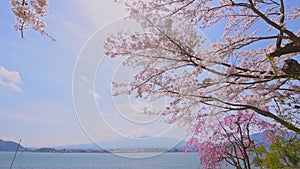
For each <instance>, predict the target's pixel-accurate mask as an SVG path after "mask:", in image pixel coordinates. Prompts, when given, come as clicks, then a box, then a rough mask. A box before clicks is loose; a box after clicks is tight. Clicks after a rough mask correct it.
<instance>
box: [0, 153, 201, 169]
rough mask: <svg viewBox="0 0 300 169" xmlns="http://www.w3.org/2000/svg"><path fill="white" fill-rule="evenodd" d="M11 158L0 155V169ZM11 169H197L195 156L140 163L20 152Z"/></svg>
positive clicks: (5, 167)
mask: <svg viewBox="0 0 300 169" xmlns="http://www.w3.org/2000/svg"><path fill="white" fill-rule="evenodd" d="M134 155H135V156H139V153H135V154H134ZM140 155H141V156H143V155H144V154H140ZM13 156H14V153H13V152H0V169H9V167H10V164H11V161H12V159H13ZM13 169H199V158H198V156H197V154H196V153H187V154H185V153H182V152H179V153H164V154H162V155H159V156H155V157H151V158H142V159H132V158H125V157H120V156H116V155H113V154H109V153H30V152H20V153H18V154H17V157H16V160H15V163H14V165H13Z"/></svg>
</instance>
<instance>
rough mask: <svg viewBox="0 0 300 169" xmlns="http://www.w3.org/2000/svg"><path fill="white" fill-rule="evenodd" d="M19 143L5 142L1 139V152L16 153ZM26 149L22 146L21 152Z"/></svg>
mask: <svg viewBox="0 0 300 169" xmlns="http://www.w3.org/2000/svg"><path fill="white" fill-rule="evenodd" d="M17 147H18V143H16V142H13V141H4V140H1V139H0V151H16V149H17ZM24 150H25V147H23V146H22V145H20V147H19V151H24Z"/></svg>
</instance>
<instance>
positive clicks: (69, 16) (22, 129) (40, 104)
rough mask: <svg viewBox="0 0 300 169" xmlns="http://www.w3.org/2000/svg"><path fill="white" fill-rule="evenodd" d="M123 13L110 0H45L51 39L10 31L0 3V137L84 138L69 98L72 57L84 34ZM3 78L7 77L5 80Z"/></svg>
mask: <svg viewBox="0 0 300 169" xmlns="http://www.w3.org/2000/svg"><path fill="white" fill-rule="evenodd" d="M125 15H126V11H125V10H123V7H120V6H118V5H117V4H115V3H113V2H112V1H110V0H104V1H103V0H102V1H98V0H89V1H81V0H63V1H50V4H49V13H48V15H47V16H46V18H45V21H46V23H47V27H46V31H47V32H48V33H49V34H51V35H52V36H54V37H55V39H57V41H55V42H52V41H51V40H50V39H49V38H47V37H45V36H40V35H39V33H37V32H35V31H26V32H25V36H26V39H22V38H21V37H20V33H19V32H16V31H14V28H13V23H14V16H13V15H12V12H11V11H10V4H9V1H1V2H0V16H1V17H0V27H1V29H0V35H1V39H0V44H1V45H0V50H1V51H2V52H1V57H0V58H1V60H0V71H1V72H0V78H1V79H2V80H4V81H5V82H6V83H5V84H2V83H1V82H0V96H1V97H0V138H3V139H9V140H18V139H20V138H21V139H22V140H23V141H22V142H23V144H24V145H26V146H44V145H45V146H46V145H49V146H51V145H65V144H78V143H87V142H90V140H89V139H88V138H87V136H86V135H85V134H84V132H83V131H82V130H81V127H80V125H79V122H78V120H77V117H76V113H75V111H74V107H73V102H72V75H73V69H74V65H75V62H76V58H77V56H78V54H79V52H80V50H81V48H82V46H83V45H84V44H85V42H86V41H87V40H88V38H89V37H90V36H91V35H92V34H93V33H94V32H95V31H96V30H98V29H99V28H100V27H102V26H104V25H105V24H107V23H108V22H111V20H114V19H116V18H120V17H123V16H125ZM7 82H11V83H10V84H7Z"/></svg>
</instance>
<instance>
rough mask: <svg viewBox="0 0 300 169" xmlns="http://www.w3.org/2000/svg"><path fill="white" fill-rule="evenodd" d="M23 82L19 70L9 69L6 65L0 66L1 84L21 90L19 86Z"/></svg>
mask: <svg viewBox="0 0 300 169" xmlns="http://www.w3.org/2000/svg"><path fill="white" fill-rule="evenodd" d="M19 83H22V80H21V77H20V74H19V72H16V71H9V70H7V69H6V68H5V67H3V66H0V85H1V86H4V87H8V88H11V89H12V90H15V91H19V92H21V91H22V89H21V87H19V86H18V84H19Z"/></svg>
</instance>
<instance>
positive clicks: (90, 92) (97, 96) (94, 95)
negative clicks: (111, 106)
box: [89, 90, 100, 99]
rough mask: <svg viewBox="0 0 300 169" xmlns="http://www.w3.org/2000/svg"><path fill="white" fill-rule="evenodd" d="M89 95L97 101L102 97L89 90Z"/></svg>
mask: <svg viewBox="0 0 300 169" xmlns="http://www.w3.org/2000/svg"><path fill="white" fill-rule="evenodd" d="M89 94H90V95H92V96H93V97H94V98H95V99H99V98H100V95H99V93H97V92H96V91H93V90H89Z"/></svg>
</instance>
